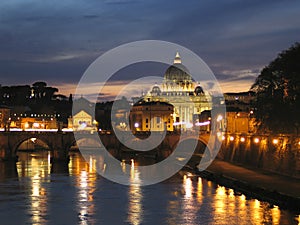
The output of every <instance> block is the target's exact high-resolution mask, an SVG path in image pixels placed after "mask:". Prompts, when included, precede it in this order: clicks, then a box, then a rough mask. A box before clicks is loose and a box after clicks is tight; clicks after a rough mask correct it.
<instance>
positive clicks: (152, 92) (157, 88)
mask: <svg viewBox="0 0 300 225" xmlns="http://www.w3.org/2000/svg"><path fill="white" fill-rule="evenodd" d="M150 93H151V95H152V96H155V95H160V94H161V90H160V88H159V87H158V85H157V84H155V85H154V87H153V88H152V91H151V92H150Z"/></svg>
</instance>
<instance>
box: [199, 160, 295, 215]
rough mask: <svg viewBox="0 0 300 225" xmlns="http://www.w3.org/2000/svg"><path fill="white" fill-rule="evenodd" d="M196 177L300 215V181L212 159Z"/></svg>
mask: <svg viewBox="0 0 300 225" xmlns="http://www.w3.org/2000/svg"><path fill="white" fill-rule="evenodd" d="M196 174H197V175H199V176H201V177H203V178H206V179H208V180H212V181H214V182H216V183H218V184H220V185H222V186H225V187H228V188H232V189H234V190H235V191H236V192H237V193H243V194H244V195H245V196H246V197H249V198H256V199H258V200H261V201H267V202H269V203H270V207H272V206H273V205H277V206H279V207H281V208H283V209H290V210H293V211H295V212H297V213H299V212H300V180H299V179H296V178H290V177H287V176H283V175H278V174H274V173H272V172H268V171H264V170H261V169H257V168H250V167H244V166H240V165H236V164H231V163H228V162H225V161H221V160H218V159H215V160H214V161H213V163H212V164H211V165H210V166H209V167H208V168H207V169H206V170H205V171H202V172H199V171H196Z"/></svg>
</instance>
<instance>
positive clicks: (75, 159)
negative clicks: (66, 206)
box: [69, 154, 97, 225]
mask: <svg viewBox="0 0 300 225" xmlns="http://www.w3.org/2000/svg"><path fill="white" fill-rule="evenodd" d="M95 163H96V162H95V160H93V159H92V158H90V164H88V163H87V162H86V161H85V160H84V159H83V158H82V157H81V156H80V155H78V154H73V155H72V157H71V159H70V167H69V173H70V174H72V175H75V176H76V180H75V186H76V187H77V189H78V190H77V204H76V207H77V210H78V219H79V224H80V225H86V224H96V221H95V219H93V217H92V216H93V215H94V214H95V213H96V212H95V202H94V195H95V191H96V182H97V173H96V170H95Z"/></svg>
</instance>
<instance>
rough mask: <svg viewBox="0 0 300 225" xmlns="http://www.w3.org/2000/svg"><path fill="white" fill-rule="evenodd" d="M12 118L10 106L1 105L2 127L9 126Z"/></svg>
mask: <svg viewBox="0 0 300 225" xmlns="http://www.w3.org/2000/svg"><path fill="white" fill-rule="evenodd" d="M9 119H10V108H8V107H6V106H0V128H7V126H8V124H9Z"/></svg>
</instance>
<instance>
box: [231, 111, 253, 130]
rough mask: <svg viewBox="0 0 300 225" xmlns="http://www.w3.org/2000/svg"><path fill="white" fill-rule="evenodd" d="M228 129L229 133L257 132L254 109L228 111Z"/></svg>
mask: <svg viewBox="0 0 300 225" xmlns="http://www.w3.org/2000/svg"><path fill="white" fill-rule="evenodd" d="M226 131H227V132H229V133H253V132H255V119H254V118H253V111H250V113H248V112H227V113H226Z"/></svg>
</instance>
